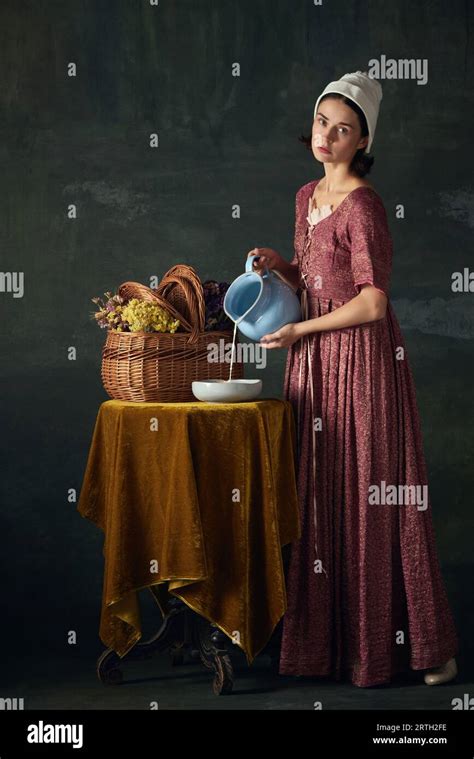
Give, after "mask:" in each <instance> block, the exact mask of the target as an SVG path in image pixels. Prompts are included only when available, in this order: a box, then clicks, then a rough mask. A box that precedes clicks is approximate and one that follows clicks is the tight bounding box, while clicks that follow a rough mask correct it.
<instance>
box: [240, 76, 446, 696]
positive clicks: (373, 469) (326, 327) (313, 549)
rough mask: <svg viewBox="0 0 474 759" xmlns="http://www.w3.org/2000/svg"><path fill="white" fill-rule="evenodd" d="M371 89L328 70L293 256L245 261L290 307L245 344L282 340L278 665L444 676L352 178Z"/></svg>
mask: <svg viewBox="0 0 474 759" xmlns="http://www.w3.org/2000/svg"><path fill="white" fill-rule="evenodd" d="M381 99H382V88H381V86H380V84H379V83H378V82H377V81H375V80H374V79H371V78H370V77H369V76H368V75H367V74H366V73H362V72H360V71H358V72H355V73H352V74H346V75H344V76H343V77H342V78H341V79H340V80H339V81H336V82H331V83H330V84H329V85H328V86H327V87H326V88H325V90H324V91H323V93H322V94H321V95H320V97H319V98H318V100H317V102H316V106H315V109H314V122H313V129H312V140H311V146H312V152H313V155H314V157H315V159H316V160H317V161H319V162H320V163H321V164H322V165H323V167H324V177H323V178H322V179H319V180H315V181H312V182H309V183H307V184H305V185H304V186H303V187H301V188H300V189H299V191H298V192H297V194H296V225H295V255H294V257H293V260H292V261H291V263H290V264H289V263H288V262H286V261H285V260H284V259H283V258H282V257H281V256H280V255H279V254H278V253H277V252H276V251H274V250H271V249H269V248H258V249H254V250H252V251H250V253H249V255H256V254H258V255H260V258H259V259H257V261H256V262H255V264H254V265H255V268H256V269H257V270H260V269H261V268H262V267H263V266H267V267H268V268H271V269H275V270H277V271H278V272H279V273H280V274H281V275H282V276H283V277H285V278H286V279H287V280H288V281H289V282H291V283H292V285H293V286H294V287H295V289H296V288H297V292H298V293H299V295H300V297H301V304H302V309H303V320H302V321H301V322H299V323H295V324H287V325H286V326H284V327H282V328H281V329H279V330H278V331H276V332H274V333H273V334H270V335H265V336H264V337H263V338H262V340H261V342H262V344H264V345H265V346H266V347H267V348H288V349H289V350H288V357H287V365H286V373H285V397H286V398H287V399H289V400H290V401H291V402H292V405H293V408H294V411H295V416H296V419H297V440H298V494H299V501H300V508H301V525H302V536H301V538H300V540H299V541H297V542H296V543H295V544H293V546H292V553H291V560H290V564H289V568H288V578H287V590H288V610H287V613H286V615H285V618H284V622H283V637H282V647H281V658H280V674H284V675H306V676H327V675H333V676H335V677H336V679H338V680H339V679H342V677H343V675H344V674H347V675H348V676H349V677H350V679H351V681H352V683H353V684H354V685H357V686H360V687H367V686H371V685H378V684H381V683H387V682H390V680H391V678H392V676H393V675H394V674H395V673H397V672H400V671H402V670H403V669H404V668H407V667H408V666H410V667H411V668H412V669H415V670H425V672H424V681H425V682H426V683H427V684H433V685H434V684H439V683H442V682H447V681H449V680H451V679H452V678H453V677H455V676H456V674H457V666H456V660H455V659H454V655H455V654H456V653H457V650H458V641H457V636H456V631H455V626H454V622H453V618H452V615H451V611H450V608H449V603H448V599H447V596H446V591H445V588H444V584H443V580H442V576H441V572H440V567H439V562H438V558H437V553H436V544H435V536H434V531H433V524H432V515H431V503H430V499H429V495H428V489H427V475H426V465H425V460H424V453H423V444H422V437H421V430H420V423H419V416H418V409H417V402H416V394H415V388H414V384H413V377H412V373H411V369H410V365H409V363H408V359H407V355H406V350H405V344H404V340H403V336H402V334H401V331H400V327H399V324H398V321H397V319H396V316H395V313H394V311H393V310H392V306H391V303H390V298H389V283H390V273H391V264H392V241H391V238H390V232H389V229H388V224H387V216H386V212H385V208H384V205H383V203H382V200H381V198H380V196H379V195H378V194H377V192H376V191H375V190H374V188H373V187H372V186H371V184H370V183H369V182H368V181H367V180H366V179H365V178H364V176H365V174H367V173H368V172H369V170H370V167H371V165H372V163H373V158H371V157H370V156H367V152H368V151H369V150H370V147H371V143H372V140H373V137H374V131H375V126H376V122H377V117H378V111H379V105H380V100H381Z"/></svg>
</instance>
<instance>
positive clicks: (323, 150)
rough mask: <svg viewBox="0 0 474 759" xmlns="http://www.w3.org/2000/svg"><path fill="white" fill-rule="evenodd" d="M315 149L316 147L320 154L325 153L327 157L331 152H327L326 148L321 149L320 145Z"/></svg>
mask: <svg viewBox="0 0 474 759" xmlns="http://www.w3.org/2000/svg"><path fill="white" fill-rule="evenodd" d="M317 147H318V150H320V151H321V153H327V154H328V155H331V151H330V150H328V149H327V148H323V147H322V146H320V145H318V146H317Z"/></svg>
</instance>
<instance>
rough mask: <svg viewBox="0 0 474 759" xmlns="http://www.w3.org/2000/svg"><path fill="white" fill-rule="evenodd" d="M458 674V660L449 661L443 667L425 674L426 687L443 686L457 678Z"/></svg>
mask: <svg viewBox="0 0 474 759" xmlns="http://www.w3.org/2000/svg"><path fill="white" fill-rule="evenodd" d="M457 673H458V666H457V664H456V659H449V660H448V661H447V662H446V664H443V666H442V667H434V668H433V669H429V670H428V671H427V672H425V678H424V679H425V683H426V685H441V683H447V682H449V681H450V680H452V679H453V678H454V677H456V675H457Z"/></svg>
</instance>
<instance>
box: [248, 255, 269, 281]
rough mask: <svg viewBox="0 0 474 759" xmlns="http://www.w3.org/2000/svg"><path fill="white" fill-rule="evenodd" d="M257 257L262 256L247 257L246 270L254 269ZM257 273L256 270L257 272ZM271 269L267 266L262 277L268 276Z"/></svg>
mask: <svg viewBox="0 0 474 759" xmlns="http://www.w3.org/2000/svg"><path fill="white" fill-rule="evenodd" d="M256 258H260V256H249V257H248V258H247V261H246V262H245V271H246V272H247V271H253V262H254V261H255V259H256ZM255 273H256V272H255ZM269 273H270V272H269V269H268V267H267V266H265V269H264V270H263V274H262V277H268V275H269Z"/></svg>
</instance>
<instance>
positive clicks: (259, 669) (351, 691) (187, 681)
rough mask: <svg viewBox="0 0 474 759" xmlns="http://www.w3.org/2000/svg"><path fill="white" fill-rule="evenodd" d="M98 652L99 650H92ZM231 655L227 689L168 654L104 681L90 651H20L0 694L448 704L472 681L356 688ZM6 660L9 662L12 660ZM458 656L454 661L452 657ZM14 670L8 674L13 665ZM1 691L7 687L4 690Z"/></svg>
mask: <svg viewBox="0 0 474 759" xmlns="http://www.w3.org/2000/svg"><path fill="white" fill-rule="evenodd" d="M99 653H100V651H99ZM239 657H240V654H239V655H238V656H237V657H235V658H234V657H233V664H234V689H233V692H232V693H231V694H229V695H226V696H216V695H214V693H213V690H212V674H211V673H209V672H208V671H207V670H206V669H205V668H204V667H203V666H202V665H201V664H200V663H199V662H192V663H186V664H181V665H178V666H174V665H172V663H171V660H170V658H169V656H168V654H167V653H166V652H165V653H163V652H162V653H159V654H155V656H154V658H153V659H151V660H146V661H135V662H134V661H131V662H127V663H125V664H124V665H123V681H122V683H121V684H120V685H107V686H106V685H103V684H102V683H101V682H100V681H99V680H98V678H97V675H96V671H95V658H94V657H88V658H84V657H82V656H77V655H75V656H71V658H67V659H65V658H63V659H59V658H52V657H51V658H48V657H47V656H44V657H42V659H41V660H38V659H36V660H34V661H32V660H28V659H26V658H25V659H23V660H22V662H21V664H20V663H18V666H14V667H13V668H12V671H11V675H10V678H9V680H10V682H9V684H8V687H5V685H6V684H5V685H4V687H3V689H2V690H3V694H2V695H3V696H4V697H5V696H7V695H8V696H9V697H17V698H23V699H24V709H25V710H27V709H93V710H99V709H151V708H159V709H173V710H176V709H184V710H185V709H206V710H207V709H211V710H215V709H219V710H220V709H231V710H232V709H246V710H247V709H248V710H260V709H295V710H305V709H311V710H313V709H315V708H316V707H315V703H318V704H320V707H319V708H322V709H327V710H341V709H370V710H373V709H390V710H392V709H414V710H416V709H429V710H452V708H453V706H452V699H453V698H456V697H459V698H463V697H464V696H465V694H471V695H473V696H474V683H473V682H472V680H471V682H468V681H467V678H465V677H463V676H462V670H461V669H460V674H459V675H458V679H457V680H456V681H455V682H454V683H449V684H446V685H442V686H431V687H430V686H426V685H425V684H424V683H423V680H422V675H421V673H420V672H413V673H409V674H408V675H405V676H404V677H401V678H398V679H396V680H394V681H393V682H392V683H391V684H390V685H388V686H375V687H372V688H357V687H354V686H352V685H351V684H350V683H335V682H332V681H330V680H327V679H316V678H314V679H313V678H309V679H307V678H292V677H284V676H280V675H278V674H277V673H275V672H274V671H272V669H271V665H270V660H269V658H268V657H266V656H260V657H258V658H257V660H256V661H255V662H254V664H253V665H252V667H247V665H246V662H245V660H244V659H243V658H242V660H241V659H240V658H239ZM11 664H12V662H11ZM459 664H461V662H459ZM15 671H16V672H17V673H19V674H18V675H16V676H15V674H14V672H15ZM7 691H8V692H7Z"/></svg>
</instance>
